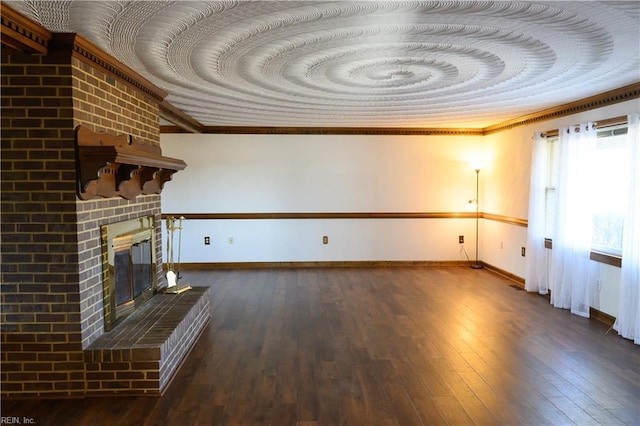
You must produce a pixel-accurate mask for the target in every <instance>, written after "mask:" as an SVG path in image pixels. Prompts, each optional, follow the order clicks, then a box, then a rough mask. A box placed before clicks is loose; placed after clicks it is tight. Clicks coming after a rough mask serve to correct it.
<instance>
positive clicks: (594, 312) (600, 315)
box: [589, 307, 616, 327]
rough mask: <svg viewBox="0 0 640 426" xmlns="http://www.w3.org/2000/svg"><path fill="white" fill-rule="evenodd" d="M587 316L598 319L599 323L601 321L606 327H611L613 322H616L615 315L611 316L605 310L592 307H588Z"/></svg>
mask: <svg viewBox="0 0 640 426" xmlns="http://www.w3.org/2000/svg"><path fill="white" fill-rule="evenodd" d="M589 317H590V318H593V319H594V320H596V321H600V322H601V323H603V324H604V325H606V326H608V327H612V326H613V323H615V322H616V317H614V316H611V315H609V314H607V313H606V312H602V311H600V310H598V309H596V308H593V307H589Z"/></svg>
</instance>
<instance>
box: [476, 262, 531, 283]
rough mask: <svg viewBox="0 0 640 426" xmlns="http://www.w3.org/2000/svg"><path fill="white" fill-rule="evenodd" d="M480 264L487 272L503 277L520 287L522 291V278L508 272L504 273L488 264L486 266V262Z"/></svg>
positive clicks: (502, 270)
mask: <svg viewBox="0 0 640 426" xmlns="http://www.w3.org/2000/svg"><path fill="white" fill-rule="evenodd" d="M482 264H483V265H484V267H485V268H486V269H487V270H488V271H491V272H493V273H495V274H498V275H501V276H503V277H505V278H507V279H509V280H511V281H513V282H515V283H516V284H517V285H518V287H520V288H522V289H523V290H524V278H522V277H520V276H518V275H516V274H512V273H511V272H509V271H505V270H504V269H501V268H498V267H497V266H493V265H490V264H488V263H486V262H482Z"/></svg>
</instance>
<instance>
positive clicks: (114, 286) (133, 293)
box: [103, 217, 156, 331]
mask: <svg viewBox="0 0 640 426" xmlns="http://www.w3.org/2000/svg"><path fill="white" fill-rule="evenodd" d="M154 242H155V239H154V227H153V218H152V217H148V218H139V219H135V220H130V221H126V222H119V223H115V224H110V225H106V226H105V227H103V243H105V245H106V248H107V250H106V252H107V256H106V268H105V269H106V271H105V272H106V273H105V274H104V277H103V278H104V280H103V283H104V285H103V287H104V320H105V329H106V330H107V331H109V330H111V329H112V328H113V327H114V326H115V325H117V324H118V323H120V322H121V321H122V320H123V319H124V318H126V317H127V316H129V315H130V314H132V313H133V312H135V310H136V309H137V308H139V307H140V306H141V305H142V304H144V302H146V301H147V300H149V299H150V298H151V297H152V296H153V294H154V293H155V290H156V261H155V250H154V246H155V244H154Z"/></svg>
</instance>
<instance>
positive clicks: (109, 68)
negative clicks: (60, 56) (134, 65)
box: [48, 33, 167, 103]
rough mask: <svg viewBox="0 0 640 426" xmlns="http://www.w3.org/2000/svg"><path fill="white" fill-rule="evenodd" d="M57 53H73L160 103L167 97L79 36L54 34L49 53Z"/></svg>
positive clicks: (131, 70) (163, 92)
mask: <svg viewBox="0 0 640 426" xmlns="http://www.w3.org/2000/svg"><path fill="white" fill-rule="evenodd" d="M56 51H59V52H71V55H72V56H73V57H75V58H77V59H79V60H81V61H83V62H85V63H87V64H89V65H91V66H93V67H97V68H99V69H101V70H102V71H104V72H105V73H107V74H110V75H112V76H114V77H116V78H118V79H120V80H122V81H124V82H125V83H127V84H129V85H130V86H132V87H134V88H135V89H137V90H139V91H141V92H142V93H144V94H146V95H148V96H149V97H151V98H152V99H154V100H156V101H157V102H158V103H161V102H162V100H163V99H164V98H165V97H166V96H167V92H165V91H164V90H162V89H160V88H159V87H157V86H156V85H154V84H153V83H151V82H150V81H149V80H147V79H146V78H144V77H143V76H141V75H140V74H138V73H137V72H136V71H134V70H133V69H131V68H129V67H128V66H126V65H125V64H123V63H121V62H119V61H118V60H116V59H115V58H113V57H112V56H111V55H109V54H107V53H105V52H103V51H102V50H101V49H100V48H99V47H97V46H96V45H94V44H93V43H91V42H90V41H89V40H87V39H85V38H83V37H82V36H80V35H78V34H75V33H54V34H53V36H52V38H51V43H50V44H49V51H48V53H49V54H55V52H56Z"/></svg>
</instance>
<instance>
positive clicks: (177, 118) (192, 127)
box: [160, 101, 205, 133]
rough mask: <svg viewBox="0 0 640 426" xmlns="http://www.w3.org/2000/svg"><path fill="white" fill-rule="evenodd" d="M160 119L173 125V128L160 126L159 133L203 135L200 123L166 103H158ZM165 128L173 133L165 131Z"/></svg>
mask: <svg viewBox="0 0 640 426" xmlns="http://www.w3.org/2000/svg"><path fill="white" fill-rule="evenodd" d="M160 118H163V119H165V120H167V121H169V122H171V123H173V124H175V126H160V133H185V132H187V133H203V132H204V129H205V127H204V126H203V125H202V124H201V123H200V122H198V121H197V120H194V119H193V118H191V117H190V116H189V115H187V114H185V113H184V112H183V111H182V110H180V109H178V108H176V107H175V106H173V105H171V104H170V103H169V102H167V101H162V103H160ZM167 128H170V129H172V130H173V131H167Z"/></svg>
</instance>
